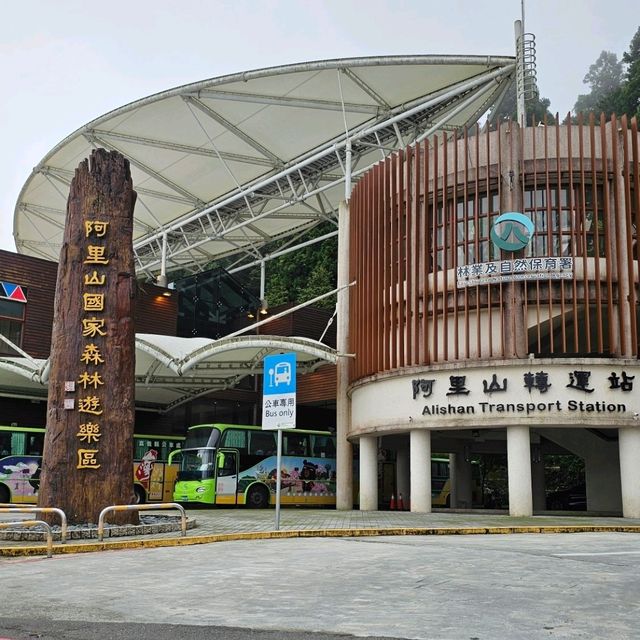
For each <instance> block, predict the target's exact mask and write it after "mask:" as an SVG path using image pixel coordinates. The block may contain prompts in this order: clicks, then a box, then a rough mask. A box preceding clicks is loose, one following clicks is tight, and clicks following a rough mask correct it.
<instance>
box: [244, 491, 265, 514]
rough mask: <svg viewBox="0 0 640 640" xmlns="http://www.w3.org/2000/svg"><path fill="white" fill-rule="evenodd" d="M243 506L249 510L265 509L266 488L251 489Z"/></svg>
mask: <svg viewBox="0 0 640 640" xmlns="http://www.w3.org/2000/svg"><path fill="white" fill-rule="evenodd" d="M245 504H246V505H247V506H248V507H250V508H251V509H266V508H267V507H268V506H269V490H268V489H267V488H266V487H251V489H249V491H248V493H247V500H246V503H245Z"/></svg>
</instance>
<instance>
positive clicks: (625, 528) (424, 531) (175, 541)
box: [0, 525, 640, 557]
mask: <svg viewBox="0 0 640 640" xmlns="http://www.w3.org/2000/svg"><path fill="white" fill-rule="evenodd" d="M603 532H608V533H640V525H550V526H511V527H458V528H456V527H398V528H391V529H380V528H371V529H366V528H364V529H296V530H290V531H254V532H249V533H239V532H238V533H221V534H209V535H202V536H190V537H184V538H183V537H179V538H150V539H149V538H148V539H144V538H140V539H136V540H110V541H108V542H87V543H84V544H77V543H74V544H58V545H54V546H53V553H54V555H62V554H70V553H92V552H95V551H113V550H122V549H152V548H158V547H181V546H187V545H194V544H210V543H213V542H231V541H234V540H274V539H287V538H359V537H376V536H451V535H507V534H518V533H549V534H551V533H603ZM46 552H47V547H46V545H38V546H15V547H0V557H23V556H40V555H46Z"/></svg>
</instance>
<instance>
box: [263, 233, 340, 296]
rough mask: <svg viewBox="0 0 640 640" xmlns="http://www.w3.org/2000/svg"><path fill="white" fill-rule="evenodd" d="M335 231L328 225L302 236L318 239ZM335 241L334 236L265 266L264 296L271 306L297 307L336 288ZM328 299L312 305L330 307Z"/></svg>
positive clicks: (306, 238) (336, 242)
mask: <svg viewBox="0 0 640 640" xmlns="http://www.w3.org/2000/svg"><path fill="white" fill-rule="evenodd" d="M333 229H335V226H334V225H330V224H328V223H325V224H321V225H318V226H317V227H314V229H313V230H312V231H311V232H310V233H309V234H308V235H307V236H306V237H305V240H308V239H312V238H317V237H319V236H321V235H324V234H325V233H328V232H329V231H331V230H333ZM337 255H338V240H337V238H336V237H335V236H334V237H332V238H329V239H327V240H323V241H321V242H320V243H316V244H313V245H310V246H308V247H304V248H303V249H299V250H297V251H293V252H292V253H288V254H285V255H284V256H281V257H279V258H276V259H275V260H271V261H269V262H268V263H267V281H266V297H267V300H268V302H269V305H270V306H276V305H279V304H286V303H288V304H299V303H301V302H305V301H306V300H310V299H311V298H315V297H316V296H319V295H321V294H323V293H327V292H328V291H331V290H332V289H335V286H336V281H337V273H336V268H337V267H336V265H337ZM334 305H335V299H334V298H333V297H328V298H325V299H323V300H320V301H319V302H317V303H316V305H315V306H318V307H326V308H332V307H333V306H334Z"/></svg>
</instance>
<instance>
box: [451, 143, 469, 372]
mask: <svg viewBox="0 0 640 640" xmlns="http://www.w3.org/2000/svg"><path fill="white" fill-rule="evenodd" d="M452 138H453V187H452V189H451V209H452V211H451V220H452V225H451V227H452V228H451V237H452V240H453V242H452V243H451V247H452V254H451V258H452V260H451V262H452V264H451V269H453V274H454V277H453V282H452V283H451V300H452V303H453V358H454V360H459V359H460V345H459V344H458V288H457V287H456V279H455V273H456V270H457V268H458V224H461V225H463V224H465V219H466V216H465V215H464V214H463V216H462V220H461V221H460V222H458V136H457V135H455V134H454V135H453V136H452ZM464 206H466V202H465V203H463V207H464ZM464 236H466V233H465V234H464V235H463V241H464ZM447 295H448V293H447Z"/></svg>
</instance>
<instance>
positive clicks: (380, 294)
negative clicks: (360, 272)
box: [373, 163, 385, 371]
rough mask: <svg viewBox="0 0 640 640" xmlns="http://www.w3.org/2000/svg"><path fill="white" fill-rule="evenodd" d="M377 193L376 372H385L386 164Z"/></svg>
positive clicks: (376, 174) (380, 172)
mask: <svg viewBox="0 0 640 640" xmlns="http://www.w3.org/2000/svg"><path fill="white" fill-rule="evenodd" d="M374 179H375V193H376V259H377V264H376V270H375V278H376V280H375V289H376V294H375V295H376V297H375V306H374V309H373V313H374V314H375V316H376V327H377V330H376V357H375V362H376V371H383V370H384V268H385V267H384V245H383V242H384V220H385V217H384V164H380V163H379V164H377V165H376V168H375V172H374Z"/></svg>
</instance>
